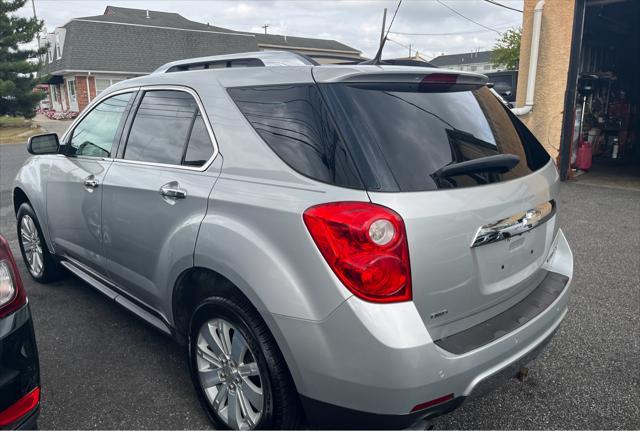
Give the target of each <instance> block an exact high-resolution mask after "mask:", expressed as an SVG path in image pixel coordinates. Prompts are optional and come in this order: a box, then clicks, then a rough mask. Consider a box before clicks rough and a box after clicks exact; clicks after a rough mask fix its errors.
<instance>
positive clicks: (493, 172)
mask: <svg viewBox="0 0 640 431" xmlns="http://www.w3.org/2000/svg"><path fill="white" fill-rule="evenodd" d="M443 90H444V91H443ZM459 90H460V89H459V88H458V89H456V88H443V89H441V90H440V89H437V91H434V89H433V88H425V87H424V86H422V87H420V86H418V85H414V84H320V85H312V84H298V85H279V86H263V87H243V88H231V89H229V94H230V95H231V97H232V98H233V100H234V101H235V102H236V104H237V106H238V107H239V108H240V110H241V111H242V113H243V114H244V115H245V117H246V118H247V120H248V121H249V122H250V123H251V125H252V126H253V127H254V129H255V130H256V131H257V132H258V133H259V134H260V136H261V137H262V139H263V140H264V141H265V142H266V143H267V144H268V145H269V146H270V147H271V148H272V149H273V151H274V152H275V153H276V154H278V156H280V157H281V158H282V159H283V160H284V161H285V162H286V163H287V164H289V165H290V166H291V167H292V168H293V169H295V170H296V171H298V172H300V173H302V174H303V175H306V176H308V177H310V178H313V179H317V180H320V181H323V182H327V183H330V184H334V185H338V186H345V187H353V188H365V189H367V190H372V191H387V192H397V191H429V190H437V189H442V188H456V187H471V186H477V185H482V184H488V183H494V182H499V181H506V180H510V179H514V178H518V177H522V176H524V175H527V174H529V173H531V172H533V171H535V170H537V169H539V168H541V167H542V166H544V165H545V164H546V163H547V162H548V160H549V156H548V154H547V153H546V151H545V150H544V149H543V148H542V146H541V145H540V144H539V143H538V142H537V141H536V139H535V138H534V137H533V135H532V134H531V133H530V132H529V131H528V130H527V129H526V127H524V126H523V125H522V124H521V123H520V121H519V120H518V119H517V118H516V117H515V116H513V114H511V112H510V111H509V110H508V109H507V108H506V107H505V106H504V105H503V104H502V103H501V102H500V101H499V100H498V99H496V97H495V96H494V95H493V94H492V93H491V92H490V91H489V90H488V89H487V88H486V87H482V88H478V89H475V90H472V91H470V90H468V89H467V90H466V91H459ZM503 154H506V155H516V156H518V159H519V162H517V164H515V166H514V164H513V163H511V164H510V166H509V168H508V169H499V168H500V167H499V166H498V168H496V166H493V165H492V164H491V163H489V165H488V166H489V168H487V164H484V165H482V167H480V168H479V167H478V166H472V167H471V168H472V169H468V171H466V170H465V169H459V167H458V168H457V169H455V170H451V169H449V170H448V171H447V170H446V169H443V168H445V167H452V166H454V164H457V163H461V162H468V161H471V160H476V159H481V158H485V157H488V156H498V155H503ZM498 159H499V158H498ZM511 160H513V158H512V159H511ZM498 162H500V160H498ZM452 173H453V174H452Z"/></svg>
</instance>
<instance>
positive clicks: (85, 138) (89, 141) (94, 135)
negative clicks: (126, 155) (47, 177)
mask: <svg viewBox="0 0 640 431" xmlns="http://www.w3.org/2000/svg"><path fill="white" fill-rule="evenodd" d="M132 94H133V93H124V94H118V95H117V96H113V97H110V98H108V99H106V100H104V101H102V102H101V103H100V104H99V105H97V106H96V107H95V108H93V109H92V110H91V112H89V114H87V115H86V116H85V117H84V118H83V119H82V121H80V123H78V125H77V126H76V128H75V129H74V130H73V134H72V135H71V139H70V141H69V149H68V153H67V154H68V155H71V156H93V157H110V156H111V154H112V151H111V150H112V147H113V142H114V140H115V138H116V133H117V132H118V128H119V127H120V123H121V122H122V121H123V120H124V112H125V110H126V108H127V104H128V103H129V100H130V99H131V95H132Z"/></svg>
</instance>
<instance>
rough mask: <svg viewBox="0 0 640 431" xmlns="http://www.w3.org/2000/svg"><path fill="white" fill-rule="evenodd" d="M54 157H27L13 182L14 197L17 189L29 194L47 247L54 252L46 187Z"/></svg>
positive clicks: (28, 196)
mask: <svg viewBox="0 0 640 431" xmlns="http://www.w3.org/2000/svg"><path fill="white" fill-rule="evenodd" d="M52 157H56V156H34V157H30V158H29V159H27V161H26V162H25V163H24V165H22V167H21V168H20V170H19V171H18V174H17V175H16V178H15V180H14V182H13V193H12V198H13V199H15V196H16V189H19V190H21V191H22V192H23V193H24V194H25V195H26V196H27V199H28V200H29V203H30V204H31V207H32V208H33V211H34V212H35V213H36V217H38V222H39V224H40V229H42V234H43V235H44V240H45V242H46V243H47V247H48V248H49V250H50V251H51V252H52V253H53V252H54V249H53V243H52V241H51V237H50V235H49V224H48V220H47V211H46V208H47V207H46V192H47V189H46V187H47V180H48V178H49V172H50V170H51V162H52V160H51V158H52ZM13 204H14V207H15V205H16V202H15V201H14V202H13ZM16 210H17V208H16Z"/></svg>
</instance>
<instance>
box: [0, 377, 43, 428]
mask: <svg viewBox="0 0 640 431" xmlns="http://www.w3.org/2000/svg"><path fill="white" fill-rule="evenodd" d="M39 402H40V388H39V387H36V388H35V389H33V390H32V391H31V392H29V393H28V394H26V395H25V396H23V397H22V398H20V399H19V400H18V401H16V402H15V403H13V404H12V405H10V406H9V407H7V409H5V410H3V411H1V412H0V427H6V426H7V425H11V424H14V423H16V422H18V421H19V420H20V419H22V418H24V417H25V416H26V415H27V414H29V413H30V412H31V411H33V409H35V408H36V406H37V405H38V403H39Z"/></svg>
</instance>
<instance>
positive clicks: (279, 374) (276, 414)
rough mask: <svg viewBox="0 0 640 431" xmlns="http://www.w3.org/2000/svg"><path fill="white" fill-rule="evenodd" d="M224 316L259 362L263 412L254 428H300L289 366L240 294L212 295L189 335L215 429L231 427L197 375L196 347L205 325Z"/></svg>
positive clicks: (198, 312)
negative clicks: (200, 331)
mask: <svg viewBox="0 0 640 431" xmlns="http://www.w3.org/2000/svg"><path fill="white" fill-rule="evenodd" d="M214 318H221V319H224V320H226V321H228V322H229V323H231V324H232V325H233V326H234V327H235V328H237V329H238V330H239V331H240V333H241V334H242V336H243V337H244V339H245V340H246V341H247V344H248V346H249V348H250V350H251V353H252V355H254V356H255V360H256V362H257V364H258V368H259V371H260V378H261V379H262V381H263V383H262V391H263V399H264V405H263V412H262V416H261V418H260V420H259V421H258V422H257V423H256V424H255V428H254V429H300V428H301V427H302V426H303V422H304V421H303V414H302V408H301V405H300V400H299V397H298V393H297V391H296V389H295V385H294V383H293V379H292V378H291V375H290V373H289V369H288V367H287V365H286V363H285V361H284V358H283V357H282V353H281V352H280V349H279V348H278V346H277V344H276V342H275V340H274V338H273V336H272V335H271V332H270V331H269V329H268V327H267V325H266V324H265V323H264V321H263V320H262V318H261V317H260V315H259V314H258V312H257V311H256V310H255V308H254V307H253V306H252V305H251V304H250V303H249V302H248V301H247V300H246V299H245V298H243V297H241V296H240V295H232V296H230V297H211V298H208V299H207V300H206V301H204V303H203V304H201V305H200V306H199V307H198V308H197V309H196V311H195V312H194V314H193V317H192V319H191V330H190V335H189V343H188V347H189V369H190V372H191V378H192V381H193V385H194V386H195V388H196V391H197V394H198V398H199V400H200V403H201V404H202V407H203V408H204V410H205V411H206V413H207V416H208V417H209V419H210V421H211V422H212V423H213V425H214V426H215V427H216V429H230V427H229V425H227V423H226V422H225V421H224V419H222V418H221V417H220V416H219V415H218V414H217V413H216V412H215V410H214V408H213V407H212V405H211V403H210V402H209V400H208V398H207V396H206V394H205V392H204V389H203V387H202V385H201V383H200V378H199V377H198V366H197V357H196V347H197V339H198V333H199V330H200V328H201V327H202V325H204V324H205V323H206V322H208V321H210V320H211V319H214Z"/></svg>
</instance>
